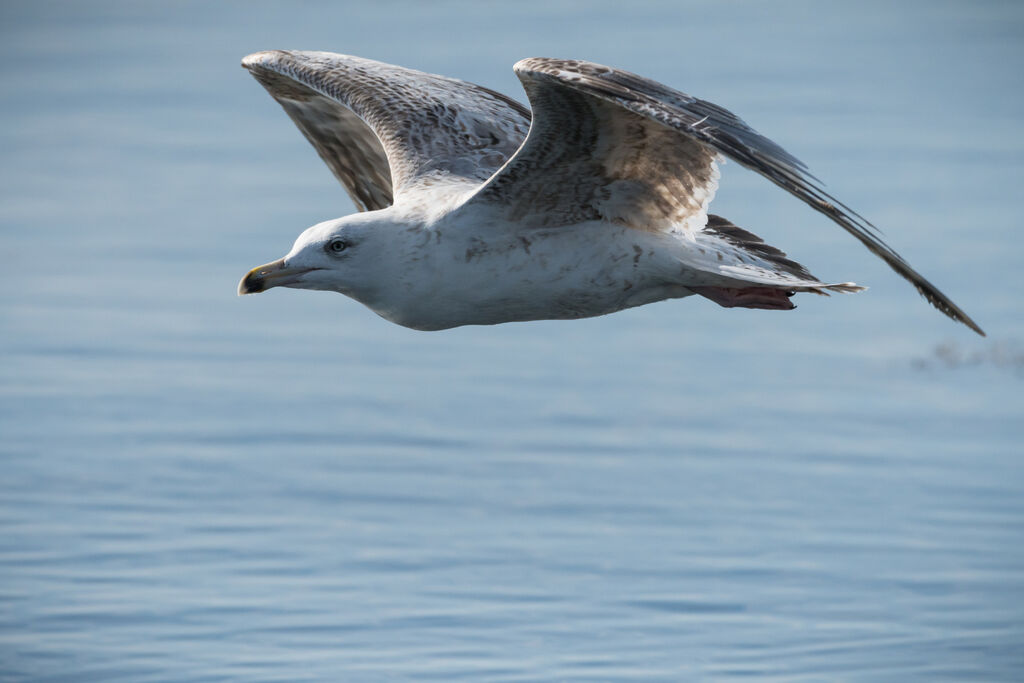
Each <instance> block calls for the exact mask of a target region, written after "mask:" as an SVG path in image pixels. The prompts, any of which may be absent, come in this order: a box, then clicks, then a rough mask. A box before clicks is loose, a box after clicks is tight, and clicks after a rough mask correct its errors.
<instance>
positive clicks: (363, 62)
mask: <svg viewBox="0 0 1024 683" xmlns="http://www.w3.org/2000/svg"><path fill="white" fill-rule="evenodd" d="M242 66H243V67H245V68H246V69H248V70H249V71H250V72H251V73H252V75H253V76H255V77H256V80H258V81H259V82H260V83H261V84H262V85H263V87H265V88H266V89H267V91H268V92H270V94H271V96H273V98H274V99H275V100H277V101H278V103H279V104H280V105H281V106H282V107H283V108H284V110H285V111H286V112H287V113H288V116H290V117H291V118H292V120H293V121H294V122H295V124H296V125H297V126H298V127H299V130H301V131H302V133H303V134H304V135H305V136H306V138H307V139H308V140H309V141H310V142H311V143H312V144H313V147H315V148H316V151H317V153H318V154H319V155H320V157H321V158H322V159H323V160H324V162H326V163H327V165H328V166H329V167H330V169H331V171H332V172H333V173H334V175H335V176H336V177H337V178H338V180H340V181H341V184H342V185H344V186H345V189H346V190H347V191H348V193H349V195H350V196H351V197H352V200H353V201H354V202H355V204H356V205H357V206H358V207H359V208H360V209H362V210H374V209H382V208H384V207H386V206H389V205H390V204H391V203H392V202H393V201H395V199H396V198H400V196H401V195H402V194H403V193H408V192H414V191H416V190H417V189H422V188H425V187H427V186H430V187H433V188H435V189H436V188H438V187H439V186H441V187H443V186H444V184H445V183H455V184H462V185H465V186H466V187H471V186H472V185H476V184H480V183H482V182H483V181H485V180H487V178H489V177H490V176H491V174H493V173H494V171H496V170H497V169H498V168H499V167H501V165H502V164H503V163H505V161H506V160H507V159H508V158H509V157H511V156H512V154H513V153H514V152H515V151H516V149H518V147H519V144H520V143H521V142H522V141H523V138H525V137H526V131H527V130H528V128H529V126H530V112H529V110H528V109H526V107H524V106H523V105H521V104H519V103H518V102H516V101H515V100H512V99H510V98H508V97H505V96H504V95H502V94H500V93H496V92H494V91H492V90H489V89H487V88H483V87H481V86H478V85H473V84H472V83H467V82H465V81H459V80H455V79H453V78H445V77H443V76H435V75H432V74H426V73H423V72H420V71H414V70H412V69H405V68H402V67H399V66H392V65H390V64H384V63H382V62H375V61H373V60H370V59H362V58H360V57H350V56H348V55H339V54H334V53H331V52H299V51H291V50H270V51H267V52H257V53H255V54H251V55H249V56H248V57H246V58H245V59H243V60H242Z"/></svg>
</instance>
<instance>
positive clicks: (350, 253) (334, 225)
mask: <svg viewBox="0 0 1024 683" xmlns="http://www.w3.org/2000/svg"><path fill="white" fill-rule="evenodd" d="M368 217H369V214H356V215H354V216H346V217H344V218H337V219H334V220H330V221H324V222H323V223H318V224H317V225H314V226H313V227H311V228H309V229H307V230H306V231H305V232H303V233H302V234H301V235H299V238H298V239H297V240H295V244H294V246H292V249H291V251H290V252H288V255H287V256H285V257H284V258H280V259H278V260H276V261H271V262H270V263H266V264H264V265H262V266H257V267H255V268H253V269H252V270H250V271H249V272H248V273H246V275H245V277H243V278H242V281H241V282H240V283H238V293H239V295H242V294H257V293H259V292H264V291H266V290H268V289H270V288H272V287H293V288H296V289H321V290H330V291H335V292H341V293H342V294H346V295H348V296H351V297H354V298H356V299H362V298H364V297H363V296H360V295H361V294H362V293H363V290H365V289H366V288H367V287H368V286H369V285H370V283H372V282H373V280H374V279H375V278H374V277H373V272H374V271H375V270H376V269H377V267H378V266H379V264H378V261H379V258H380V251H379V250H378V249H377V248H376V244H375V243H376V242H377V241H379V237H378V236H377V235H376V234H375V233H377V232H378V230H375V227H378V226H376V221H374V220H372V219H370V220H367V218H368Z"/></svg>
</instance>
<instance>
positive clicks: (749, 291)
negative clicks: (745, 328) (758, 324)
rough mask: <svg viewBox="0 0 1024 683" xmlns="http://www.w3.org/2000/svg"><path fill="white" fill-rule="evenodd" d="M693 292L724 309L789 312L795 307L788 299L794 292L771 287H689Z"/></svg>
mask: <svg viewBox="0 0 1024 683" xmlns="http://www.w3.org/2000/svg"><path fill="white" fill-rule="evenodd" d="M690 289H692V290H693V291H694V292H696V293H697V294H700V295H701V296H703V297H706V298H708V299H711V300H712V301H714V302H715V303H716V304H718V305H719V306H723V307H725V308H763V309H766V310H770V311H790V310H792V309H794V308H796V306H795V305H794V304H793V302H792V301H790V300H789V297H791V296H793V294H795V292H792V291H787V290H784V289H775V288H772V287H741V288H733V287H690Z"/></svg>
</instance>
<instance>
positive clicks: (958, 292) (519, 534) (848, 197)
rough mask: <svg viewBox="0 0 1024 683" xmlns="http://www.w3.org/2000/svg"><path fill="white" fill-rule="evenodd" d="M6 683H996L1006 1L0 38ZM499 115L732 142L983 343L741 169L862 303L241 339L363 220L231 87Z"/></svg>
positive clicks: (1013, 246) (566, 6)
mask: <svg viewBox="0 0 1024 683" xmlns="http://www.w3.org/2000/svg"><path fill="white" fill-rule="evenodd" d="M0 37H2V41H0V55H2V67H0V84H2V87H0V124H2V125H0V144H2V150H3V152H2V154H0V254H2V256H3V258H2V264H3V265H2V269H3V275H2V277H0V283H2V284H0V358H2V361H0V472H2V475H0V680H11V681H22V680H30V681H227V680H231V681H234V680H244V681H385V680H386V681H403V680H437V681H453V680H466V681H542V680H543V681H634V680H659V681H678V680H692V679H708V680H722V681H728V680H734V679H751V678H754V679H758V680H815V681H817V680H856V681H873V680H894V681H895V680H899V681H905V680H921V681H935V680H970V681H980V680H1014V679H1017V680H1019V679H1020V677H1021V675H1022V674H1021V671H1022V670H1024V446H1022V440H1024V399H1022V393H1024V341H1022V340H1024V315H1022V313H1024V307H1022V305H1021V292H1022V291H1024V268H1022V267H1021V255H1020V248H1021V245H1022V239H1021V232H1020V230H1021V219H1020V215H1021V212H1022V209H1021V202H1022V196H1024V195H1022V187H1024V173H1022V171H1024V131H1022V125H1021V121H1022V120H1024V94H1022V93H1024V88H1022V86H1024V79H1022V75H1021V74H1022V73H1024V6H1022V5H1021V4H1020V3H1013V2H1006V3H998V2H979V3H970V4H969V3H958V2H930V1H929V2H905V3H895V4H894V3H889V2H882V1H877V2H868V3H857V4H854V3H846V4H843V5H826V4H823V3H817V2H809V1H808V2H789V1H787V2H772V3H762V2H754V1H747V2H732V3H716V2H706V3H667V2H666V3H657V2H632V3H623V2H619V3H598V4H589V3H583V2H536V1H534V0H524V1H521V2H515V3H503V4H493V5H490V4H484V3H468V2H466V3H414V2H376V3H369V2H365V3H353V4H344V3H319V2H301V3H281V4H269V3H252V2H244V3H243V2H224V3H205V2H192V3H188V2H181V3H134V2H125V3H123V4H120V3H66V4H64V3H53V2H23V3H11V2H5V3H3V4H2V5H0ZM269 48H296V49H323V50H333V51H338V52H347V53H350V54H357V55H362V56H366V57H371V58H376V59H380V60H383V61H388V62H394V63H398V64H402V65H405V66H411V67H415V68H419V69H423V70H426V71H431V72H435V73H444V74H447V75H451V76H457V77H461V78H465V79H468V80H472V81H475V82H479V83H481V84H484V85H487V86H489V87H492V88H495V89H498V90H502V91H505V92H507V93H509V94H511V95H513V96H515V97H517V98H520V99H522V98H523V95H522V90H521V87H520V86H519V84H518V82H517V80H516V79H515V77H514V75H513V74H512V71H511V65H512V64H513V63H514V62H515V61H516V60H518V59H520V58H522V57H526V56H569V57H582V58H586V59H591V60H594V61H598V62H603V63H607V64H612V65H616V66H619V67H623V68H626V69H629V70H632V71H636V72H639V73H641V74H645V75H648V76H651V77H654V78H656V79H658V80H660V81H663V82H665V83H667V84H670V85H672V86H674V87H677V88H680V89H682V90H685V91H688V92H691V93H693V94H696V95H699V96H702V97H705V98H707V99H711V100H712V101H715V102H718V103H720V104H722V105H724V106H726V107H728V108H730V109H733V110H734V111H736V112H737V113H739V114H740V115H741V116H742V117H744V118H745V119H746V120H747V121H748V122H750V123H751V124H752V125H754V126H755V127H757V128H758V129H759V130H761V131H762V132H764V133H765V134H767V135H769V136H770V137H772V138H774V139H776V140H777V141H779V142H780V143H781V144H783V145H784V146H785V147H787V149H789V150H790V151H792V152H793V153H794V154H796V155H797V156H799V157H800V158H802V159H803V160H804V161H806V162H807V163H808V164H809V165H810V166H811V168H812V170H813V171H814V172H815V173H816V174H817V175H818V176H819V177H821V178H822V179H823V180H824V181H825V182H826V183H827V184H828V187H829V189H830V190H832V191H833V192H834V193H835V194H836V195H838V196H839V197H840V198H841V199H843V200H844V201H846V202H847V203H849V204H850V205H851V206H853V207H854V208H855V209H857V210H858V211H859V212H861V213H863V214H864V215H865V216H866V217H868V218H869V219H870V220H872V221H873V222H874V223H876V224H877V225H878V226H880V227H881V228H882V229H883V231H885V234H886V236H887V239H888V240H889V242H890V243H891V244H892V245H893V246H894V247H895V248H896V249H898V250H899V251H900V252H901V253H902V254H903V255H904V256H906V257H907V259H908V260H910V261H911V262H912V263H913V264H914V265H915V266H916V267H918V268H919V269H920V270H922V271H923V272H924V273H925V274H926V275H927V276H928V277H929V278H930V279H932V280H933V281H934V282H935V283H936V284H937V285H939V286H940V287H942V288H943V289H944V290H945V291H947V293H949V294H950V295H951V296H952V297H953V298H954V299H955V300H956V301H957V302H958V303H960V304H961V305H962V306H963V307H964V308H965V309H966V310H967V311H968V312H969V313H970V314H971V315H973V316H974V318H975V319H976V320H977V321H978V322H979V323H980V324H981V325H982V326H983V327H984V328H985V329H986V330H987V331H988V332H989V337H988V338H987V339H984V340H983V339H981V338H979V337H976V336H974V335H973V334H972V333H970V332H969V331H967V330H966V328H963V327H959V326H956V325H954V324H953V323H951V322H950V321H948V320H946V319H945V318H943V317H942V316H941V315H939V314H938V313H937V312H935V311H933V310H930V309H929V308H928V306H927V305H926V304H925V303H924V302H923V301H922V300H920V299H919V297H918V296H917V294H916V293H915V292H914V291H913V290H912V288H911V287H909V286H908V285H907V284H906V283H905V282H903V281H902V280H900V279H899V278H898V277H897V276H895V275H894V274H892V273H891V272H890V271H889V270H888V269H887V268H886V267H885V266H884V264H882V263H881V262H879V261H878V260H877V259H875V258H874V257H873V256H871V255H870V254H869V253H868V252H867V251H865V250H864V249H863V248H861V247H860V246H859V245H858V244H857V243H856V242H855V241H854V240H853V239H851V238H850V237H849V236H847V235H846V234H844V233H843V232H842V231H841V230H840V229H839V228H837V227H835V226H833V225H832V224H830V223H829V222H828V221H827V220H826V219H824V218H822V217H820V216H818V215H816V214H814V213H813V212H812V211H810V210H808V209H807V208H806V207H804V206H803V205H802V204H800V203H799V202H797V201H796V200H793V199H792V198H790V197H788V196H787V195H785V193H783V192H781V191H779V190H778V189H776V188H775V187H774V186H772V185H771V184H770V183H768V182H766V181H764V180H762V179H760V178H759V177H757V176H755V175H753V174H751V173H749V172H747V171H745V170H743V169H742V168H740V167H739V166H738V165H737V164H728V165H726V166H725V167H724V169H723V174H724V177H723V182H722V189H721V190H720V192H719V196H718V199H717V200H716V202H715V204H714V210H715V212H716V213H720V214H723V215H725V216H727V217H728V218H730V219H732V220H734V221H735V222H736V223H737V224H738V225H741V226H744V227H746V228H748V229H750V230H753V231H754V232H756V233H758V234H760V235H762V236H764V237H765V238H766V239H767V240H768V241H769V242H770V243H772V244H776V245H778V246H780V247H783V248H784V249H786V250H787V251H788V252H789V253H790V254H791V255H792V256H793V257H795V258H797V259H798V260H800V261H801V262H803V263H805V264H807V265H808V266H809V267H810V268H811V269H812V271H813V272H815V273H817V274H820V275H822V277H825V278H828V279H832V280H856V281H858V282H860V283H862V284H867V285H870V286H871V289H870V291H868V292H866V293H864V294H860V295H857V296H837V297H832V298H829V299H824V298H818V297H806V296H805V297H801V298H800V299H799V300H798V303H799V309H798V310H796V311H793V312H790V313H781V312H770V311H748V310H725V309H721V308H718V307H717V306H715V305H714V304H712V303H711V302H709V301H705V300H699V301H698V300H693V299H689V300H685V301H674V302H667V303H661V304H656V305H651V306H646V307H643V308H640V309H635V310H631V311H628V312H625V313H620V314H617V315H613V316H609V317H605V318H599V319H593V320H584V321H576V322H539V323H528V324H514V325H504V326H497V327H488V328H465V329H457V330H452V331H447V332H437V333H421V332H414V331H411V330H406V329H403V328H400V327H396V326H394V325H391V324H390V323H387V322H385V321H383V320H381V319H379V318H377V317H376V316H375V315H374V314H373V313H371V312H369V311H368V310H366V309H364V308H362V307H361V306H360V305H359V304H356V303H354V302H352V301H350V300H348V299H346V298H344V297H342V296H339V295H334V294H327V293H314V292H301V291H295V290H274V291H272V292H269V293H267V294H264V295H260V296H254V297H246V298H244V299H239V298H238V297H237V296H236V295H235V286H236V283H237V281H238V279H239V278H240V277H241V276H242V275H243V274H244V273H245V271H246V270H247V269H248V268H250V267H252V266H254V265H256V264H259V263H263V262H266V261H268V260H271V259H274V258H277V257H279V256H281V255H282V254H284V253H285V252H286V251H287V250H288V248H289V246H290V245H291V243H292V241H293V240H294V238H295V237H296V236H297V235H298V234H299V232H300V231H301V230H302V229H304V228H305V227H307V226H308V225H311V224H313V223H316V222H319V221H321V220H324V219H326V218H330V217H334V216H338V215H341V214H345V213H349V212H351V211H352V206H351V204H350V203H349V201H348V199H347V197H346V195H345V194H344V192H343V191H342V190H341V188H340V187H339V186H338V185H337V183H336V182H335V181H334V179H333V177H332V176H331V175H330V173H329V172H328V171H327V169H326V168H325V167H324V166H323V164H322V163H321V162H320V161H319V160H318V158H317V157H316V154H315V153H314V151H313V150H312V148H311V147H310V146H309V145H308V144H307V143H306V142H305V141H304V140H303V138H302V137H301V135H300V134H299V133H298V132H297V130H296V129H295V128H294V127H293V125H292V124H291V122H290V121H289V120H288V119H287V117H286V116H285V115H284V113H283V112H282V111H281V110H280V108H279V107H278V106H277V105H276V104H275V103H274V102H273V101H272V100H271V99H270V98H269V97H268V96H267V95H266V93H265V92H264V91H263V89H262V88H261V87H260V86H259V85H258V84H257V83H256V82H255V81H253V79H252V78H251V77H250V76H249V75H248V74H246V73H245V72H244V71H243V70H242V69H240V68H239V66H238V63H239V60H240V58H241V57H242V56H243V55H245V54H247V53H249V52H253V51H256V50H261V49H269Z"/></svg>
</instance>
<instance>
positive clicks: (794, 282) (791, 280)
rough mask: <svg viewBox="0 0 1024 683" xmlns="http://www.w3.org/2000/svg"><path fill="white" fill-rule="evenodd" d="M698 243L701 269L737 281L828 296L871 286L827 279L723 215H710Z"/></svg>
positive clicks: (698, 236)
mask: <svg viewBox="0 0 1024 683" xmlns="http://www.w3.org/2000/svg"><path fill="white" fill-rule="evenodd" d="M697 245H698V252H699V253H700V254H701V255H700V257H698V258H699V260H700V264H699V266H698V267H699V268H700V269H701V270H703V271H705V272H712V273H715V274H718V275H721V276H723V277H724V278H727V279H729V280H732V281H735V282H737V283H750V284H756V285H760V286H761V287H775V288H779V289H786V290H790V291H793V292H809V293H812V294H819V295H822V296H828V295H829V292H836V293H841V294H852V293H854V292H862V291H864V290H865V289H867V288H866V287H862V286H860V285H857V284H855V283H853V282H834V283H827V282H823V281H821V280H819V279H818V278H817V277H815V276H814V275H812V274H811V272H810V271H809V270H807V268H805V267H804V266H803V265H801V264H799V263H797V262H796V261H794V260H792V259H790V258H787V257H786V253H785V252H783V251H782V250H781V249H778V248H776V247H773V246H771V245H769V244H765V242H764V240H762V239H761V238H760V237H758V236H757V235H755V234H754V233H752V232H749V231H747V230H744V229H743V228H740V227H738V226H736V225H733V224H732V223H730V222H729V221H728V220H726V219H724V218H722V217H721V216H715V215H713V214H709V215H708V223H707V226H706V227H705V228H704V230H702V231H701V232H700V233H698V235H697ZM708 252H710V253H708ZM709 266H710V267H709Z"/></svg>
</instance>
